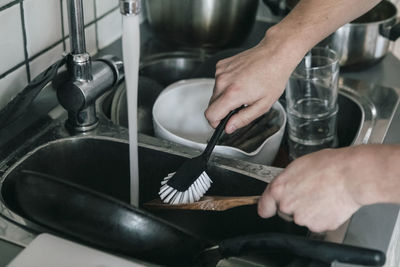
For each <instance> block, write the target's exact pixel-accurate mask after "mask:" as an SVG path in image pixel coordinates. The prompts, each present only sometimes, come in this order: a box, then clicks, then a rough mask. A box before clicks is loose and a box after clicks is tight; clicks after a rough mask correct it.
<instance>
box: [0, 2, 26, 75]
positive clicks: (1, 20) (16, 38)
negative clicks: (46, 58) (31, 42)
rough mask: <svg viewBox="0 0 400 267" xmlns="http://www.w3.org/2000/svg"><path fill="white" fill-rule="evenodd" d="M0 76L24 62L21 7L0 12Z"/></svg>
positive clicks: (17, 6) (16, 6)
mask: <svg viewBox="0 0 400 267" xmlns="http://www.w3.org/2000/svg"><path fill="white" fill-rule="evenodd" d="M0 25H1V26H0V36H1V38H0V59H1V60H0V74H1V73H4V72H6V71H7V70H9V69H11V68H12V67H14V66H16V65H17V64H19V63H21V62H23V61H24V59H25V57H24V42H23V37H22V27H21V16H20V8H19V5H15V6H13V7H10V8H8V9H5V10H3V11H2V12H0Z"/></svg>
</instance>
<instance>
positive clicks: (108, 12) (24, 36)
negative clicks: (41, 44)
mask: <svg viewBox="0 0 400 267" xmlns="http://www.w3.org/2000/svg"><path fill="white" fill-rule="evenodd" d="M23 1H24V0H17V1H15V2H16V3H14V5H15V4H18V3H20V4H21V5H22V2H23ZM60 2H61V9H63V8H62V2H63V0H60ZM93 2H94V7H95V19H94V20H93V21H91V22H89V23H88V24H86V25H85V28H87V27H89V26H92V25H93V24H94V25H95V31H96V48H97V50H99V49H98V32H97V21H98V20H99V19H102V18H104V17H106V16H107V15H109V14H110V13H112V12H114V11H115V10H116V9H118V7H115V8H113V9H111V10H109V11H107V12H106V13H104V14H103V15H101V16H100V17H99V18H98V19H97V18H96V16H97V12H96V4H95V3H96V1H95V0H93ZM20 9H21V22H22V32H23V39H24V54H25V60H24V61H23V62H21V63H18V64H17V65H15V66H13V67H12V68H10V69H9V70H7V71H5V72H4V73H1V74H0V79H2V78H4V77H6V76H7V75H9V74H11V73H12V72H14V71H15V70H17V69H18V68H20V67H22V66H23V65H26V69H27V77H28V80H29V81H30V80H31V77H30V67H29V62H30V61H32V60H35V59H36V58H38V57H39V56H41V55H43V54H44V53H46V52H48V51H50V50H51V49H53V48H54V47H56V46H57V45H59V44H60V43H62V44H63V49H64V51H65V50H66V45H65V41H66V39H67V38H69V34H68V35H67V36H65V37H64V34H65V29H64V22H63V21H62V29H61V30H62V31H63V33H62V35H63V37H62V38H61V40H58V41H57V42H55V43H53V44H51V45H49V46H48V47H46V48H45V49H43V50H42V51H39V52H38V53H36V54H35V55H33V56H32V57H30V58H29V56H28V51H27V40H26V29H25V19H24V18H25V16H24V17H23V16H22V14H23V7H22V8H21V7H20ZM61 12H62V11H61ZM62 16H63V12H62ZM62 20H63V19H62ZM29 81H28V82H29Z"/></svg>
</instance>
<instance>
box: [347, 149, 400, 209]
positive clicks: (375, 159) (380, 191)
mask: <svg viewBox="0 0 400 267" xmlns="http://www.w3.org/2000/svg"><path fill="white" fill-rule="evenodd" d="M349 150H350V153H349V157H348V158H347V160H348V161H349V162H352V163H351V165H352V166H353V168H352V170H353V175H354V179H351V177H349V179H348V183H349V185H350V186H349V187H348V188H351V190H353V192H351V193H352V194H354V195H355V196H357V197H358V199H359V202H360V204H362V205H368V204H375V203H398V204H400V145H366V146H359V147H354V148H349Z"/></svg>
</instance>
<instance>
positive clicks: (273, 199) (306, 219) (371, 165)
mask: <svg viewBox="0 0 400 267" xmlns="http://www.w3.org/2000/svg"><path fill="white" fill-rule="evenodd" d="M390 150H392V148H390V147H388V146H387V147H385V146H383V145H382V146H377V145H369V146H359V147H349V148H342V149H327V150H322V151H319V152H316V153H312V154H309V155H306V156H304V157H301V158H298V159H297V160H295V161H293V162H292V163H291V164H290V165H289V166H288V167H287V168H286V169H285V170H284V171H283V172H282V173H281V174H280V175H279V176H277V177H276V178H275V179H274V180H273V181H272V182H271V183H270V184H269V185H268V187H267V189H266V190H265V191H264V193H263V195H262V197H261V199H260V201H259V203H258V213H259V215H260V216H261V217H264V218H268V217H271V216H273V215H275V214H276V212H278V211H280V212H281V213H283V214H289V215H291V216H293V220H294V222H295V223H296V224H298V225H302V226H306V227H307V228H309V229H310V230H311V231H313V232H323V231H326V230H334V229H336V228H338V227H339V226H340V225H342V224H343V223H344V222H345V221H347V219H349V218H350V216H351V215H352V214H353V213H354V212H356V211H357V210H358V209H359V208H360V207H361V206H363V205H368V204H372V203H377V202H385V197H388V196H389V195H390V193H391V192H390V191H394V190H395V189H396V190H398V189H399V180H400V179H399V177H398V174H399V171H398V170H393V171H392V172H389V170H390V169H393V166H391V167H389V166H388V165H389V163H388V162H389V161H388V159H387V158H388V157H387V156H388V155H390V154H392V155H394V153H393V151H390ZM397 153H398V152H397ZM396 168H398V167H396ZM386 172H389V173H386ZM385 175H386V176H387V178H386V179H385V177H384V176H385ZM396 177H397V178H396ZM385 186H386V187H387V189H384V187H385ZM391 188H392V189H391ZM396 192H397V191H394V194H393V195H398V193H396ZM387 201H390V199H387Z"/></svg>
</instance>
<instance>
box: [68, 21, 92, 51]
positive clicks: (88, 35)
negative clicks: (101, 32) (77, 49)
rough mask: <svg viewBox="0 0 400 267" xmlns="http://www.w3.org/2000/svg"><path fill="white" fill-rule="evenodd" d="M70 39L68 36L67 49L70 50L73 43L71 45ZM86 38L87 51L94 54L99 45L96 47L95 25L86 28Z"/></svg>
mask: <svg viewBox="0 0 400 267" xmlns="http://www.w3.org/2000/svg"><path fill="white" fill-rule="evenodd" d="M69 40H70V39H69V38H67V39H65V47H66V51H67V52H69V51H70V48H71V45H70V41H69ZM85 40H86V51H87V52H88V53H89V54H90V55H91V56H93V55H94V54H96V53H97V47H96V27H95V25H94V24H93V25H91V26H89V27H86V28H85Z"/></svg>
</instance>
